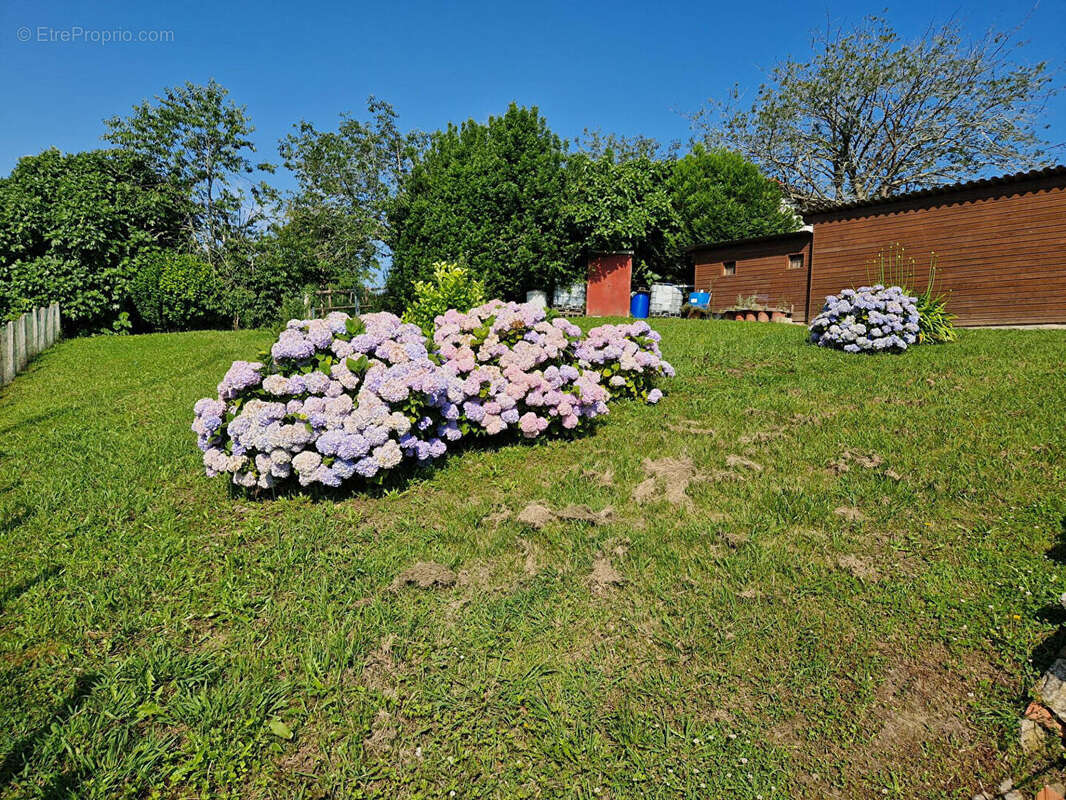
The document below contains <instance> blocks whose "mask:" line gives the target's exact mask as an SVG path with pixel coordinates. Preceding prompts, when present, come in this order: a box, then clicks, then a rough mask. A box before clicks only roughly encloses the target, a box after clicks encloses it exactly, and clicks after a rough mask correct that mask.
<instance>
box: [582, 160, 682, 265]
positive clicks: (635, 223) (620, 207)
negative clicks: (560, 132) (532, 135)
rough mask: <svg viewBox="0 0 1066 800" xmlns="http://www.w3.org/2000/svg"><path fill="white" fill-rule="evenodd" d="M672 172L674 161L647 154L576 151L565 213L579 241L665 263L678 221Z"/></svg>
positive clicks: (586, 246)
mask: <svg viewBox="0 0 1066 800" xmlns="http://www.w3.org/2000/svg"><path fill="white" fill-rule="evenodd" d="M669 175H670V163H669V162H665V161H654V160H652V159H651V158H650V157H649V156H647V155H637V156H633V157H630V158H617V157H616V156H615V154H614V152H613V151H612V150H611V149H607V150H606V151H605V152H604V153H603V155H601V156H599V157H592V156H590V155H586V154H585V153H577V154H576V155H573V156H571V157H570V158H569V159H568V162H567V179H568V180H567V184H568V185H567V204H566V208H565V213H566V216H567V219H568V221H569V222H570V224H571V225H572V227H573V237H574V239H575V241H577V242H578V243H580V245H581V246H582V248H583V249H584V250H585V251H590V250H607V251H610V250H633V251H635V254H636V258H635V261H636V263H637V264H638V267H639V266H642V265H652V264H654V265H661V264H662V262H663V244H664V237H665V235H666V232H667V231H672V230H673V229H674V227H675V220H674V216H675V215H674V209H673V206H672V204H671V202H670V193H669V191H668V189H667V179H668V177H669Z"/></svg>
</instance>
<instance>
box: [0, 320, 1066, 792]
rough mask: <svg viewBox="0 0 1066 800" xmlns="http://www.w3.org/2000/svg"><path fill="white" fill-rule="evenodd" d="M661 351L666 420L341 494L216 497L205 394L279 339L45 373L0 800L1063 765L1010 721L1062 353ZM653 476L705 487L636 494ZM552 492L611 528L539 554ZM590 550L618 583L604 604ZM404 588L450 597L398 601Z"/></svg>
mask: <svg viewBox="0 0 1066 800" xmlns="http://www.w3.org/2000/svg"><path fill="white" fill-rule="evenodd" d="M655 327H657V328H658V329H659V330H660V331H661V332H662V333H663V337H664V349H665V351H666V354H667V356H668V357H669V358H670V360H671V361H672V362H673V363H674V364H675V366H676V367H677V371H678V377H677V378H676V379H675V380H673V381H671V382H669V384H668V386H667V389H668V392H669V394H668V396H667V398H666V399H665V400H664V401H663V403H662V404H661V405H660V406H658V407H649V406H641V405H637V404H632V403H630V404H619V405H618V406H617V407H615V408H613V409H612V411H611V414H610V415H609V417H608V418H607V419H606V420H605V421H604V422H603V424H602V425H600V426H599V428H598V429H597V430H596V432H595V433H594V434H592V435H589V436H585V437H583V438H580V439H577V440H574V441H554V442H547V443H542V444H538V445H535V446H528V445H521V444H517V445H512V446H507V447H503V448H500V449H474V450H468V451H467V452H464V453H461V454H459V455H457V456H454V457H451V458H450V459H448V460H447V461H446V462H445V463H444V464H443V465H442V466H441V467H440V468H438V469H436V470H435V471H434V472H433V473H432V474H427V475H422V476H416V477H414V478H413V479H412V480H411V481H410V482H409V483H408V484H406V485H405V486H403V487H401V488H400V489H399V490H395V491H391V492H389V493H386V494H384V495H383V496H380V497H367V496H364V495H359V494H351V495H349V496H347V497H344V498H342V499H340V500H332V499H331V500H320V499H315V498H313V497H309V496H304V495H299V494H297V495H293V496H287V497H283V498H279V499H275V500H270V499H267V500H250V499H245V498H242V497H240V496H236V495H233V494H231V493H230V492H229V491H228V490H227V487H226V486H225V485H224V484H222V483H220V482H219V481H215V480H208V479H206V478H205V477H203V475H202V474H201V470H200V467H199V458H198V453H197V452H196V450H195V448H194V443H193V435H192V434H191V433H190V431H189V430H188V426H189V423H190V420H191V407H192V404H193V402H194V401H195V400H196V399H197V398H198V397H200V396H203V395H205V394H208V393H210V392H212V391H213V386H214V384H215V383H217V381H218V380H219V379H220V377H221V375H222V374H223V372H224V371H225V369H226V367H227V366H228V364H229V362H230V361H231V360H232V359H235V358H241V357H247V356H248V355H249V354H252V353H255V352H256V351H257V350H258V349H259V348H260V347H262V346H263V345H265V344H266V343H267V342H268V340H269V334H267V333H264V332H239V333H232V332H225V333H224V332H202V333H188V334H174V335H157V336H138V337H98V338H92V339H78V340H73V341H67V342H63V343H61V344H60V345H59V346H57V347H56V348H54V349H53V350H51V351H49V352H48V353H46V354H44V355H43V356H42V357H41V358H40V359H39V360H38V361H37V362H36V364H35V365H34V366H33V367H32V368H31V369H30V370H29V372H28V373H26V374H25V375H23V376H20V377H19V378H18V379H17V380H16V381H15V382H14V383H13V384H12V385H11V386H9V387H7V388H6V389H4V390H3V393H2V394H0V797H4V798H12V797H67V796H71V797H93V798H113V797H165V798H184V797H248V798H265V797H277V798H290V797H296V798H315V797H337V798H348V797H364V796H366V797H371V796H374V797H451V796H452V794H451V793H452V792H454V793H455V794H454V796H455V797H499V798H504V797H507V798H509V797H556V796H573V797H588V798H621V797H692V798H697V797H699V798H703V797H730V798H759V797H762V798H766V799H767V800H769V798H784V797H793V796H808V797H834V796H840V797H853V796H857V795H864V796H865V795H869V794H876V795H879V796H889V797H900V798H904V797H905V798H914V797H937V798H940V797H960V798H961V797H966V798H968V797H971V796H972V795H973V794H974V793H976V792H977V791H978V790H980V789H982V788H984V787H988V786H990V785H992V786H994V785H996V784H998V783H999V781H1001V780H1002V779H1004V778H1006V777H1008V776H1009V777H1013V778H1015V779H1016V780H1020V781H1021V785H1022V787H1023V788H1029V789H1030V790H1035V788H1034V787H1037V786H1038V785H1037V784H1036V783H1035V781H1036V780H1037V779H1038V778H1045V779H1046V778H1047V777H1048V776H1049V775H1055V774H1061V773H1060V772H1058V771H1057V770H1058V768H1059V763H1058V762H1055V761H1053V760H1039V759H1038V760H1036V761H1029V762H1027V761H1026V760H1025V758H1024V757H1023V756H1022V754H1021V752H1020V750H1019V747H1018V744H1017V738H1018V737H1017V718H1018V714H1019V712H1020V710H1021V709H1022V708H1023V707H1024V703H1025V700H1026V696H1027V692H1028V691H1029V687H1030V686H1031V685H1032V682H1033V680H1034V678H1035V676H1036V675H1037V674H1038V671H1039V670H1040V669H1041V667H1042V666H1043V665H1045V664H1046V663H1047V661H1048V659H1049V656H1050V655H1051V653H1052V652H1053V648H1054V646H1055V645H1057V644H1059V643H1060V642H1061V639H1062V637H1061V636H1058V635H1057V630H1058V627H1057V623H1058V622H1059V619H1058V618H1057V617H1056V616H1055V613H1054V612H1053V611H1050V610H1048V607H1049V605H1053V604H1055V603H1056V602H1057V598H1058V596H1059V594H1060V593H1061V592H1062V591H1063V589H1064V588H1066V569H1064V567H1063V566H1062V565H1061V564H1060V563H1058V562H1057V561H1056V560H1054V558H1049V557H1048V554H1049V552H1050V554H1051V555H1052V556H1054V555H1056V554H1057V552H1058V551H1056V550H1055V549H1054V548H1055V547H1056V546H1057V545H1059V544H1060V539H1061V537H1062V535H1063V519H1064V517H1066V489H1064V487H1066V465H1064V461H1063V455H1062V454H1063V446H1064V444H1066V441H1064V439H1066V436H1064V433H1066V431H1064V424H1063V420H1064V419H1066V398H1064V394H1063V391H1062V385H1063V383H1062V381H1063V355H1064V353H1066V347H1064V345H1066V335H1064V334H1063V333H1062V332H1058V331H1032V332H1028V331H1027V332H1020V331H968V332H963V333H962V335H961V336H960V338H959V341H958V342H957V343H955V344H951V345H947V346H943V347H933V346H929V347H923V348H918V349H915V350H913V351H911V352H909V353H907V354H905V355H903V356H900V357H886V356H882V357H851V356H845V355H843V354H838V353H834V352H827V351H824V350H820V349H817V348H813V347H809V346H806V345H804V344H803V332H802V329H798V328H793V327H790V326H779V325H753V324H744V323H726V322H697V321H679V320H678V321H673V320H670V321H657V322H656V323H655ZM693 421H694V422H693ZM697 428H698V429H700V430H702V431H703V432H700V433H697V432H694V431H693V429H697ZM708 430H709V431H710V432H708ZM844 451H848V452H849V453H850V454H851V458H850V460H847V459H844V456H843V455H842V454H843V453H844ZM731 455H734V456H735V455H739V456H742V457H744V458H747V459H749V460H750V461H752V462H755V464H756V465H758V466H761V467H762V469H761V470H759V471H755V470H753V469H751V468H748V467H744V466H739V467H736V468H735V469H734V470H730V469H729V468H727V467H726V463H727V459H728V457H729V456H731ZM668 457H669V458H678V459H683V458H688V459H691V462H692V464H693V470H695V471H696V472H698V473H701V474H704V475H715V476H717V478H718V479H717V480H698V481H694V482H692V483H691V484H690V485H689V487H688V489H687V495H686V497H687V501H686V502H683V503H681V504H674V503H671V502H670V501H669V500H668V499H667V498H665V496H663V492H662V491H661V490H662V489H664V488H665V487H663V486H660V487H659V491H658V492H657V494H656V496H654V497H652V498H651V499H650V501H649V502H646V503H643V504H637V503H635V502H634V501H633V498H632V492H633V489H634V488H635V487H636V486H637V485H638V484H640V483H641V482H642V481H643V480H644V479H645V477H646V475H645V472H644V469H643V462H644V460H645V459H663V458H668ZM863 459H865V460H866V461H865V463H866V464H867V465H868V466H869V465H873V466H869V468H868V466H863ZM878 459H882V463H880V464H874V462H876V461H877V460H878ZM843 461H846V463H847V466H848V469H847V471H841V469H842V467H841V466H840V465H841V463H842V462H843ZM834 463H836V464H837V466H836V467H834V466H833V465H834ZM682 471H684V470H682ZM736 471H739V473H740V474H739V477H733V476H730V475H729V473H730V472H736ZM605 472H610V473H612V474H611V475H610V476H604V475H603V473H605ZM596 475H598V476H600V478H603V480H602V481H601V480H600V479H599V478H597V477H595V476H596ZM894 476H895V477H894ZM532 501H541V502H543V503H545V504H547V505H549V506H550V507H552V508H561V507H564V506H566V505H568V504H572V503H577V504H586V505H588V506H589V507H591V508H592V509H594V510H597V511H598V510H600V509H602V508H604V507H605V506H611V507H612V508H613V509H614V518H613V521H610V522H608V523H606V524H597V525H589V524H585V523H580V522H566V521H563V522H555V523H552V524H550V525H548V526H547V527H545V528H543V529H541V530H534V529H532V528H530V527H527V526H525V525H523V524H521V523H519V522H517V521H515V519H514V516H515V515H516V514H517V512H519V511H520V510H521V509H522V508H523V507H524V506H526V505H527V504H528V503H530V502H532ZM837 509H840V513H837ZM501 511H503V512H507V514H508V515H509V516H508V518H506V519H505V518H503V515H502V514H501V513H500V512H501ZM859 515H861V518H860V516H859ZM598 558H600V559H603V558H606V559H607V560H608V561H609V562H610V564H611V565H612V566H613V568H614V569H615V570H617V573H618V574H619V576H620V577H621V578H622V579H623V581H624V582H623V583H621V584H620V585H610V586H607V587H603V588H602V589H601V590H599V591H594V590H593V588H592V587H591V586H590V583H589V575H590V573H591V572H592V565H593V562H594V561H595V560H596V559H598ZM419 561H433V562H439V563H442V564H444V565H446V566H448V567H450V568H452V569H453V570H455V571H456V572H457V573H458V576H459V579H458V582H457V583H456V585H454V586H452V587H449V588H439V587H438V588H431V589H418V588H414V587H410V588H403V589H400V590H398V591H392V590H391V589H390V584H391V583H392V582H393V580H394V578H395V577H396V576H397V574H399V573H400V572H402V571H403V570H405V569H406V568H408V567H410V566H411V565H412V564H414V563H415V562H419ZM1048 769H1050V771H1044V772H1041V770H1048ZM1026 779H1028V781H1029V783H1026ZM1041 785H1042V784H1041Z"/></svg>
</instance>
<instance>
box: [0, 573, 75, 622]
mask: <svg viewBox="0 0 1066 800" xmlns="http://www.w3.org/2000/svg"><path fill="white" fill-rule="evenodd" d="M61 571H62V568H61V567H59V566H51V567H48V568H47V569H43V570H41V571H40V572H38V573H37V574H36V575H34V576H33V577H32V578H26V580H24V581H22V582H21V583H16V584H15V585H14V586H9V587H8V588H6V589H4V590H3V591H0V613H3V611H4V609H5V608H7V604H8V603H10V602H11V601H12V600H17V599H18V598H19V597H21V596H22V595H24V594H25V593H26V592H28V591H29V590H30V589H32V588H33V587H34V586H36V585H37V584H38V583H43V582H44V581H46V580H49V579H50V578H54V577H55V576H56V575H58V574H59V573H60V572H61Z"/></svg>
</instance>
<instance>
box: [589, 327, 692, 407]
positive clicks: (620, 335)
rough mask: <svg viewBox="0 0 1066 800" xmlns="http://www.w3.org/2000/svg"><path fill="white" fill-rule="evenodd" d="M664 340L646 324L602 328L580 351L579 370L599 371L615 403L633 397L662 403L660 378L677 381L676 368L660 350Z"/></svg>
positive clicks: (592, 335)
mask: <svg viewBox="0 0 1066 800" xmlns="http://www.w3.org/2000/svg"><path fill="white" fill-rule="evenodd" d="M661 338H662V337H661V336H660V335H659V332H658V331H653V330H652V329H651V326H650V325H648V323H647V322H645V321H644V320H637V321H636V322H631V323H629V324H628V325H600V326H599V327H597V328H593V329H592V330H590V331H589V333H588V336H587V337H586V339H585V340H584V341H583V342H581V343H580V344H579V345H578V347H577V351H576V352H577V357H578V364H579V366H581V367H583V368H585V369H589V368H593V369H597V370H599V372H600V374H601V375H602V376H603V378H604V380H605V381H606V383H607V391H608V392H609V393H610V395H611V398H612V399H618V398H623V397H633V398H639V399H641V400H645V401H647V402H649V403H658V402H659V401H660V400H661V399H662V397H663V393H662V390H661V389H659V388H656V386H655V381H656V379H657V378H660V377H666V378H672V377H674V368H673V367H672V366H671V365H670V362H668V361H666V360H665V359H663V355H662V352H661V351H660V350H659V341H660V339H661Z"/></svg>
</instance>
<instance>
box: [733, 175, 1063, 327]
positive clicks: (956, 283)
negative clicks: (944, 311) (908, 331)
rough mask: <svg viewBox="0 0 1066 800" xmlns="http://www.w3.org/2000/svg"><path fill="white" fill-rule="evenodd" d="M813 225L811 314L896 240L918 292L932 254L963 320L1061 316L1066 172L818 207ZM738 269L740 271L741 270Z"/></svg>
mask: <svg viewBox="0 0 1066 800" xmlns="http://www.w3.org/2000/svg"><path fill="white" fill-rule="evenodd" d="M808 222H812V223H813V224H814V240H813V241H814V252H813V255H812V271H811V292H810V309H809V313H811V314H817V313H818V310H819V309H820V308H821V305H822V301H823V299H824V298H825V296H826V295H829V294H834V293H836V292H838V291H840V290H841V289H842V288H845V287H849V286H860V285H863V284H865V283H867V282H868V280H869V279H870V278H872V279H874V280H876V278H877V276H876V274H871V275H869V276H868V274H867V273H868V269H867V262H868V261H869V260H871V259H873V258H875V257H876V256H877V253H878V251H879V250H881V249H882V248H884V249H885V251H886V253H887V252H888V249H889V247H890V245H892V244H893V243H899V244H900V245H902V246H903V247H904V248H905V251H906V255H907V256H908V257H913V258H914V259H915V262H916V264H915V270H914V283H915V284H916V286H914V287H912V288H915V289H919V290H920V289H923V288H925V285H926V280H927V278H928V268H929V253H930V252H931V251H935V252H936V254H937V285H938V287H940V288H941V289H943V290H947V291H950V292H951V297H950V300H949V302H948V309H949V311H951V313H953V314H956V315H957V316H958V320H957V322H958V323H959V324H962V325H1003V324H1028V323H1052V322H1059V323H1063V322H1066V176H1063V175H1054V176H1049V177H1044V178H1040V179H1038V180H1034V181H1026V182H1021V183H1013V184H1006V185H1001V186H989V187H983V188H976V189H968V190H962V191H959V192H953V193H951V194H945V195H933V196H929V197H925V198H915V199H911V200H901V201H896V202H893V203H888V204H885V205H882V206H874V207H866V208H858V209H852V210H843V211H836V212H824V213H822V214H816V215H813V216H809V217H808ZM737 272H738V274H739V272H740V269H739V267H738V270H737Z"/></svg>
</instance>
